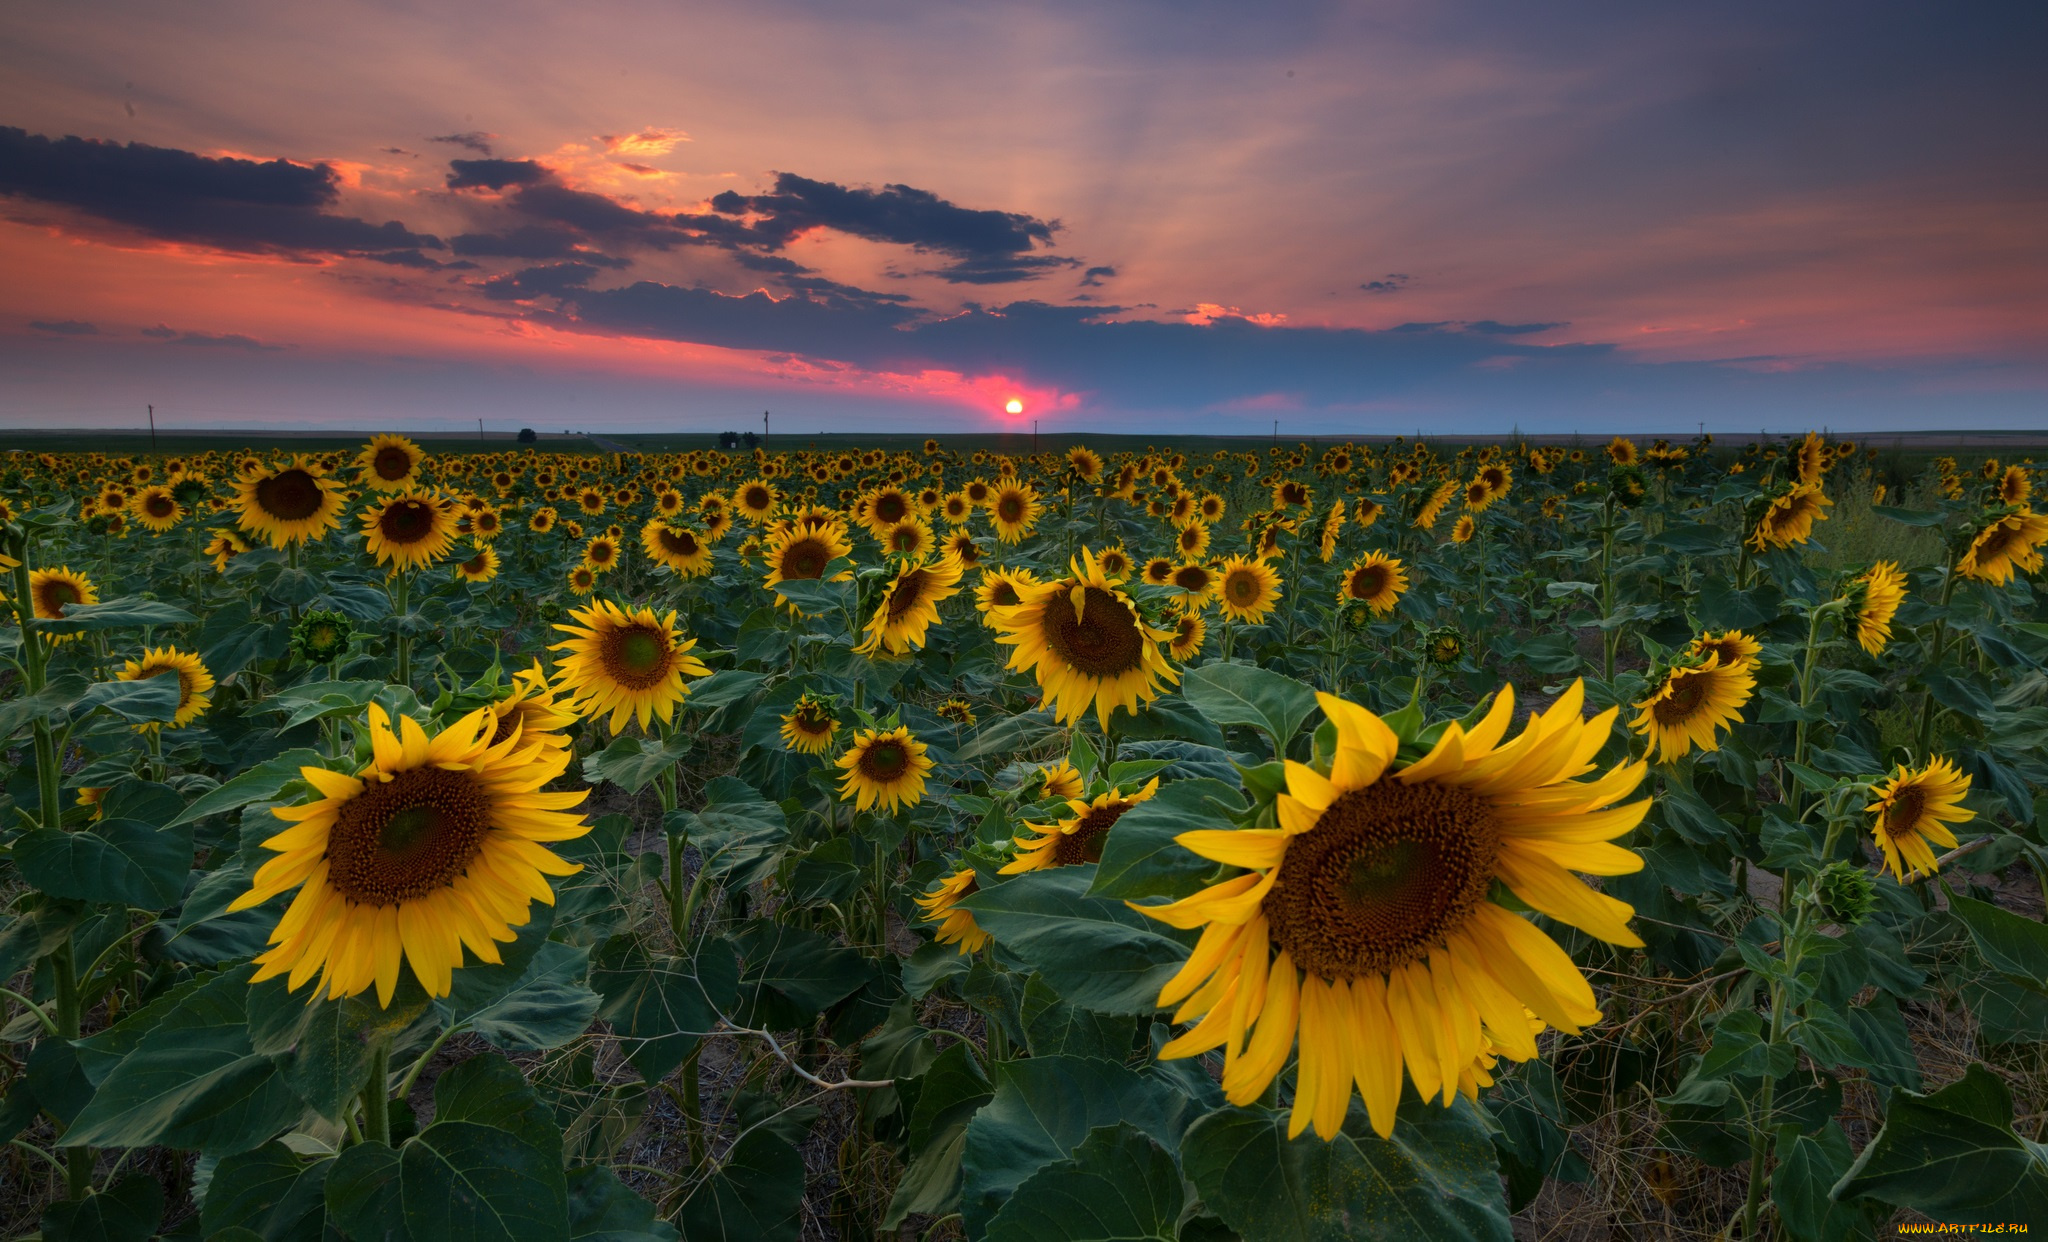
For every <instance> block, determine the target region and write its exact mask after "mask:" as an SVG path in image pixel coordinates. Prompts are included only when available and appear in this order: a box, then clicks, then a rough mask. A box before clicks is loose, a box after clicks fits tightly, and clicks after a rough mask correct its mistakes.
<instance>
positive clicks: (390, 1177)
mask: <svg viewBox="0 0 2048 1242" xmlns="http://www.w3.org/2000/svg"><path fill="white" fill-rule="evenodd" d="M327 1219H328V1220H329V1221H330V1222H332V1223H333V1225H334V1227H335V1228H337V1229H339V1230H341V1231H342V1232H343V1233H345V1234H347V1235H348V1237H349V1239H350V1242H414V1239H413V1236H412V1232H411V1231H410V1230H409V1229H407V1228H406V1216H405V1196H404V1192H403V1190H402V1189H401V1187H400V1185H399V1157H398V1153H397V1152H395V1151H393V1150H391V1149H390V1148H389V1147H386V1146H385V1145H384V1144H382V1143H357V1144H355V1145H354V1146H351V1147H347V1148H344V1149H343V1150H342V1153H341V1155H340V1156H338V1157H336V1159H335V1161H334V1168H333V1169H331V1170H329V1172H328V1174H327Z"/></svg>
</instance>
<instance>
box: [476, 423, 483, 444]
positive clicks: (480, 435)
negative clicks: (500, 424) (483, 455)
mask: <svg viewBox="0 0 2048 1242" xmlns="http://www.w3.org/2000/svg"><path fill="white" fill-rule="evenodd" d="M476 442H477V443H478V444H482V443H483V442H484V420H483V419H481V418H479V419H477V420H476Z"/></svg>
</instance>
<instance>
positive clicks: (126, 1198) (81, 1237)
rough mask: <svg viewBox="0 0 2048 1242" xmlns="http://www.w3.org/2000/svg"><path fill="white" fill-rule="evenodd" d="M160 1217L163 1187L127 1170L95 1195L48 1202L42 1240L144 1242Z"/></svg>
mask: <svg viewBox="0 0 2048 1242" xmlns="http://www.w3.org/2000/svg"><path fill="white" fill-rule="evenodd" d="M163 1218H164V1188H163V1187H162V1186H161V1185H159V1184H158V1183H157V1180H156V1178H154V1177H152V1176H150V1175H148V1174H146V1173H131V1174H129V1175H128V1176H126V1177H124V1178H122V1179H121V1180H120V1181H118V1182H115V1183H114V1184H113V1185H112V1186H109V1187H107V1188H106V1189H105V1190H102V1191H100V1192H99V1193H98V1194H95V1195H88V1196H87V1197H85V1198H83V1199H79V1200H77V1201H75V1202H64V1203H52V1204H51V1205H50V1206H49V1208H48V1209H47V1210H45V1211H44V1212H43V1242H148V1240H149V1238H150V1236H151V1235H152V1234H154V1233H155V1232H156V1227H157V1223H158V1222H159V1221H161V1220H163Z"/></svg>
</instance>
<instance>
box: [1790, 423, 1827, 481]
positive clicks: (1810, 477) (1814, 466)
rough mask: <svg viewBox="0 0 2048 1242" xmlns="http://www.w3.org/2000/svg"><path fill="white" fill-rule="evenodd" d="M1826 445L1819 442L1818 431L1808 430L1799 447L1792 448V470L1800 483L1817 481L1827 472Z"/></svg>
mask: <svg viewBox="0 0 2048 1242" xmlns="http://www.w3.org/2000/svg"><path fill="white" fill-rule="evenodd" d="M1827 469H1828V454H1827V446H1826V445H1825V444H1823V443H1821V438H1820V433H1819V432H1817V431H1809V432H1807V433H1806V438H1805V439H1804V440H1801V441H1800V442H1799V447H1798V448H1796V449H1793V450H1792V470H1793V473H1794V475H1795V476H1796V477H1797V478H1798V480H1799V481H1800V482H1801V483H1818V482H1820V479H1821V476H1822V475H1823V474H1826V473H1827Z"/></svg>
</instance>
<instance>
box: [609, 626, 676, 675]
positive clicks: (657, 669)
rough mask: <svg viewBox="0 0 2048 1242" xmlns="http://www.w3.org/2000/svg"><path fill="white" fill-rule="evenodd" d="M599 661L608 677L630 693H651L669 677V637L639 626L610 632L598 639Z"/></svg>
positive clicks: (660, 632) (648, 627) (653, 629)
mask: <svg viewBox="0 0 2048 1242" xmlns="http://www.w3.org/2000/svg"><path fill="white" fill-rule="evenodd" d="M598 658H599V660H600V661H601V662H602V663H603V664H604V671H605V675H606V676H608V677H610V678H611V679H612V680H613V681H616V682H618V683H619V684H620V685H622V686H624V687H626V688H627V689H628V690H647V689H651V688H652V687H654V686H658V685H660V684H661V682H662V681H663V679H665V678H666V677H667V676H668V672H669V665H670V663H671V652H670V649H669V642H668V635H667V634H665V633H663V632H662V631H660V630H658V629H656V628H654V627H653V626H650V625H639V624H635V625H627V626H622V627H620V628H618V629H616V630H609V631H607V632H606V633H605V634H604V636H603V637H602V638H601V639H599V643H598Z"/></svg>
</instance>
